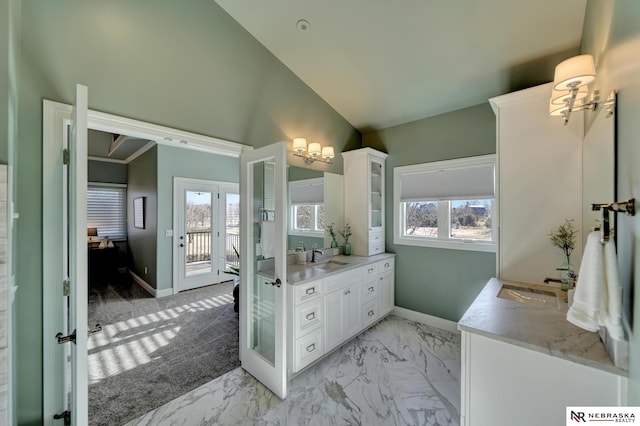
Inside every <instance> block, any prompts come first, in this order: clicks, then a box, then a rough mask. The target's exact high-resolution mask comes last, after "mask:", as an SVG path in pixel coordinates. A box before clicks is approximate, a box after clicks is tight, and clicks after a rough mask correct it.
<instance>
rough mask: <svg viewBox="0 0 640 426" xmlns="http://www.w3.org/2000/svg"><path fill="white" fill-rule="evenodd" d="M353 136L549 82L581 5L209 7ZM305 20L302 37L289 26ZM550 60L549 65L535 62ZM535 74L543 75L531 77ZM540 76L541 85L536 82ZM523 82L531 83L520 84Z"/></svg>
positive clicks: (557, 0) (267, 1) (273, 2)
mask: <svg viewBox="0 0 640 426" xmlns="http://www.w3.org/2000/svg"><path fill="white" fill-rule="evenodd" d="M216 1H217V3H218V4H219V5H220V6H221V7H223V8H224V9H225V10H226V11H227V13H229V14H230V15H231V16H232V17H233V18H234V19H235V20H236V21H238V22H239V23H240V25H242V26H243V27H244V28H245V29H246V30H247V31H248V32H249V33H251V34H252V35H253V36H254V37H255V38H256V39H257V40H258V41H260V42H261V43H262V44H263V45H264V46H265V47H266V48H267V49H269V50H270V51H271V52H272V53H273V54H274V55H275V56H276V57H278V58H279V59H280V60H281V61H282V62H283V63H284V64H285V65H286V66H287V67H288V68H289V69H291V70H292V71H293V72H294V73H295V74H296V75H297V76H298V77H299V78H300V79H301V80H303V81H304V82H305V83H306V84H307V85H308V86H309V87H311V89H313V90H314V91H315V92H316V93H317V94H318V95H320V96H321V97H322V98H323V99H324V100H325V101H326V102H328V103H329V104H330V105H331V106H332V107H333V108H334V109H335V110H336V111H338V113H340V114H341V115H342V116H343V117H345V118H346V119H347V120H348V121H349V122H350V123H351V124H352V125H353V126H354V127H356V128H358V129H360V130H366V129H371V128H374V129H381V128H387V127H391V126H394V125H397V124H402V123H406V122H409V121H414V120H417V119H421V118H425V117H430V116H434V115H438V114H442V113H445V112H449V111H453V110H457V109H460V108H465V107H469V106H472V105H477V104H479V103H482V102H485V101H486V100H487V99H488V98H490V97H493V96H496V95H500V94H504V93H507V92H509V91H511V90H514V86H516V87H515V88H521V87H517V86H518V85H520V86H521V85H522V84H526V80H527V79H526V78H524V80H523V81H521V82H518V81H516V80H518V79H521V80H522V78H523V75H526V67H527V65H528V64H531V70H533V69H534V68H535V66H534V65H536V64H537V65H538V68H537V72H538V81H535V83H536V84H538V83H542V82H544V81H548V80H551V79H552V78H553V75H552V73H553V65H555V63H557V61H558V55H560V59H564V57H562V55H563V54H564V55H565V57H566V56H567V53H566V52H571V53H572V54H575V53H576V52H577V50H576V49H577V48H578V47H579V45H580V39H581V35H582V23H583V19H584V11H585V7H586V0H530V1H520V0H398V1H391V0H261V1H256V0H216ZM300 19H305V20H307V21H309V23H310V27H309V29H308V30H306V31H301V30H299V29H297V28H296V22H297V21H298V20H300ZM545 58H548V59H550V58H553V60H554V63H553V64H552V65H551V66H546V67H543V68H539V65H540V64H539V62H540V61H542V60H544V59H545ZM540 69H543V70H544V71H545V72H544V73H545V74H550V75H544V76H542V77H541V76H540V74H541V72H540ZM540 78H542V79H540ZM529 80H531V79H529Z"/></svg>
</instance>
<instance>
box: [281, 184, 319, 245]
mask: <svg viewBox="0 0 640 426" xmlns="http://www.w3.org/2000/svg"><path fill="white" fill-rule="evenodd" d="M289 205H290V214H289V218H290V220H289V234H292V235H301V236H302V235H306V236H313V237H323V236H324V179H323V178H317V179H304V180H297V181H293V182H289Z"/></svg>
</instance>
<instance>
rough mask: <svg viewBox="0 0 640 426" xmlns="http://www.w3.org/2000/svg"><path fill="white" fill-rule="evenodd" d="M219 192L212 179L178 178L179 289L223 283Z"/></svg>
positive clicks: (176, 181) (176, 194)
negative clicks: (219, 248) (220, 264)
mask: <svg viewBox="0 0 640 426" xmlns="http://www.w3.org/2000/svg"><path fill="white" fill-rule="evenodd" d="M218 194H219V188H218V185H216V184H215V183H213V182H211V181H207V180H200V179H187V178H175V180H174V200H175V214H176V215H175V217H176V227H175V229H176V231H177V235H176V238H174V241H175V242H176V246H175V250H177V252H176V256H175V257H176V258H177V262H178V264H177V267H178V268H177V270H178V277H177V278H178V282H177V290H178V291H183V290H190V289H192V288H197V287H202V286H205V285H210V284H215V283H218V282H220V269H219V262H218V247H219V242H218V241H219V238H220V231H219V222H220V220H219V218H218V216H219V210H220V209H219V207H218V205H219V199H218Z"/></svg>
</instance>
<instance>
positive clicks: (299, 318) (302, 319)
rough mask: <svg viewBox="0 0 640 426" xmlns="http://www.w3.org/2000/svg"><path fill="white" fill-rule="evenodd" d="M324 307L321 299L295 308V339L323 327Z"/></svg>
mask: <svg viewBox="0 0 640 426" xmlns="http://www.w3.org/2000/svg"><path fill="white" fill-rule="evenodd" d="M323 305H324V304H323V299H322V298H320V299H318V300H312V301H310V302H307V303H305V304H302V305H299V306H296V307H295V309H294V312H293V315H294V318H293V326H294V328H293V332H294V334H293V335H294V338H299V337H301V336H303V335H305V334H307V333H309V332H310V331H312V330H315V329H317V328H318V327H322V324H323V315H324V308H323Z"/></svg>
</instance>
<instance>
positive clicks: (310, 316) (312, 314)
mask: <svg viewBox="0 0 640 426" xmlns="http://www.w3.org/2000/svg"><path fill="white" fill-rule="evenodd" d="M306 318H307V320H309V321H311V320H313V319H316V313H315V312H311V313H310V314H307V317H306Z"/></svg>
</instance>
